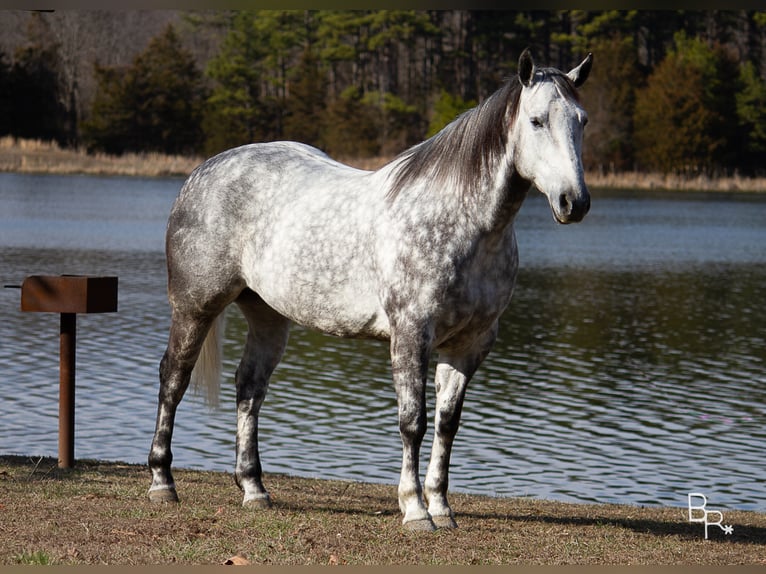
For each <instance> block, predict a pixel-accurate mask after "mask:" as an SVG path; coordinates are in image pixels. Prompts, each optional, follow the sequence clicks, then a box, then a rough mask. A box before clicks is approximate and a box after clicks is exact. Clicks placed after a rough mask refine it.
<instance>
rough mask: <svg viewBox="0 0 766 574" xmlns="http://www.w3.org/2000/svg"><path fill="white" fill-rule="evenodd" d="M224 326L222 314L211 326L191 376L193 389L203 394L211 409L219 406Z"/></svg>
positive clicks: (223, 314) (223, 315)
mask: <svg viewBox="0 0 766 574" xmlns="http://www.w3.org/2000/svg"><path fill="white" fill-rule="evenodd" d="M224 325H225V313H221V314H220V315H218V317H216V318H215V319H214V320H213V324H212V325H211V326H210V330H209V331H208V333H207V337H205V342H204V343H203V344H202V349H201V350H200V354H199V357H198V358H197V363H196V364H195V365H194V369H193V370H192V374H191V385H192V388H193V389H194V391H195V392H197V393H199V394H201V395H202V396H203V397H204V398H205V402H206V403H207V404H208V405H209V406H211V407H217V406H218V404H219V400H218V394H219V389H220V386H221V362H222V359H221V357H222V349H223V332H224Z"/></svg>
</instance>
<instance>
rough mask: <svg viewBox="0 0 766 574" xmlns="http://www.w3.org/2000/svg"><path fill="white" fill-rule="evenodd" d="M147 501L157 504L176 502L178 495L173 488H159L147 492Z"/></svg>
mask: <svg viewBox="0 0 766 574" xmlns="http://www.w3.org/2000/svg"><path fill="white" fill-rule="evenodd" d="M149 500H150V501H151V502H154V503H158V502H178V494H177V493H176V490H175V489H174V488H159V489H156V490H150V491H149Z"/></svg>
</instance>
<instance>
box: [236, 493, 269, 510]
mask: <svg viewBox="0 0 766 574" xmlns="http://www.w3.org/2000/svg"><path fill="white" fill-rule="evenodd" d="M242 507H243V508H250V509H252V510H261V509H264V508H271V499H270V498H269V497H268V496H267V497H265V498H248V499H247V500H245V501H243V502H242Z"/></svg>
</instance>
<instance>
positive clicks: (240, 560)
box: [223, 554, 250, 566]
mask: <svg viewBox="0 0 766 574" xmlns="http://www.w3.org/2000/svg"><path fill="white" fill-rule="evenodd" d="M223 564H224V566H247V565H248V564H250V561H249V560H248V559H247V558H245V557H244V556H240V555H239V554H236V555H234V556H232V557H231V558H227V559H226V560H224V562H223Z"/></svg>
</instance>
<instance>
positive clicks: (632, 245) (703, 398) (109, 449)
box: [0, 174, 766, 511]
mask: <svg viewBox="0 0 766 574" xmlns="http://www.w3.org/2000/svg"><path fill="white" fill-rule="evenodd" d="M181 183H182V182H181V180H180V179H137V178H102V177H72V176H67V177H59V176H33V175H15V174H0V282H1V283H2V284H3V285H5V284H20V283H21V282H22V280H23V279H24V277H26V276H27V275H33V274H60V273H73V274H93V275H117V276H118V277H119V311H118V312H117V313H111V314H103V315H80V316H79V317H78V343H77V345H78V346H77V414H76V421H77V422H76V443H75V456H76V457H78V458H101V459H110V460H123V461H128V462H138V463H144V462H145V461H146V456H147V453H148V449H149V445H150V442H151V438H152V432H153V427H154V417H155V410H156V394H157V389H158V381H157V365H158V363H159V360H160V358H161V356H162V353H163V351H164V346H165V338H166V334H167V327H168V305H167V301H166V299H165V268H164V255H163V251H162V250H163V235H164V228H165V221H166V218H167V215H168V212H169V209H170V206H171V204H172V201H173V199H174V198H175V196H176V194H177V192H178V190H179V188H180V185H181ZM517 235H518V239H519V244H520V252H521V269H520V274H519V278H518V285H517V289H516V292H515V294H514V299H513V301H512V303H511V307H510V309H509V310H508V311H507V312H506V314H505V316H504V317H503V319H502V323H501V325H502V327H501V333H500V337H499V340H498V342H497V344H496V346H495V348H494V350H493V352H492V354H491V355H490V357H489V358H488V359H487V360H486V362H485V363H484V365H483V366H482V368H481V369H480V370H479V372H478V373H477V375H476V377H475V378H474V381H473V382H472V385H471V387H470V388H469V391H468V397H467V399H466V405H465V409H464V412H463V419H462V425H461V429H460V432H459V433H458V438H457V440H456V444H455V449H454V455H453V462H452V471H451V484H450V486H451V489H452V490H455V491H464V492H472V493H480V494H489V495H500V496H530V497H539V498H547V499H554V500H562V501H573V502H594V501H597V502H620V503H632V504H642V505H670V506H683V505H685V504H686V494H687V493H688V492H692V491H700V492H703V493H705V494H706V495H707V496H708V499H709V500H710V501H711V506H714V507H715V508H720V509H727V508H728V509H732V508H739V509H746V510H760V511H766V481H764V478H766V463H764V447H766V425H764V422H766V370H765V368H766V364H765V359H766V340H765V339H766V305H764V301H766V194H751V195H738V194H720V195H719V194H694V193H650V192H607V191H595V192H594V193H593V205H592V208H591V212H590V214H589V215H588V217H587V218H586V219H585V220H584V222H583V223H581V224H579V225H570V226H558V225H556V224H555V223H554V222H553V220H552V217H551V215H550V211H549V208H548V206H547V203H546V202H545V200H544V198H543V197H542V195H541V194H539V193H537V192H534V193H533V194H531V195H530V197H529V198H528V199H527V201H526V202H525V204H524V206H523V208H522V210H521V213H520V214H519V216H518V219H517ZM19 299H20V292H19V290H17V289H0V317H1V318H2V320H0V453H2V454H28V455H50V456H55V455H56V453H57V417H58V317H57V316H56V315H53V314H42V313H21V312H20V311H19ZM228 319H229V320H228V322H227V328H226V340H225V346H224V353H225V365H224V367H225V370H226V372H227V373H228V375H229V381H228V383H225V384H224V388H223V389H222V405H221V407H220V408H219V409H216V410H210V409H209V408H208V407H206V406H205V405H204V403H203V401H202V399H201V398H200V397H197V396H195V395H193V394H191V393H189V394H187V397H186V398H185V399H184V401H183V403H182V404H181V407H180V408H179V413H178V418H177V426H176V433H175V436H174V442H173V447H174V448H173V450H174V454H175V462H174V464H175V465H176V466H178V467H189V468H197V469H209V470H220V471H226V472H231V471H232V470H233V463H234V433H235V430H236V421H235V408H234V389H233V383H232V382H231V377H232V376H233V372H234V369H235V368H236V364H237V362H238V355H239V353H240V350H241V343H242V341H243V340H244V331H245V325H244V322H243V321H242V319H241V318H240V316H239V314H238V312H237V311H236V308H232V309H230V310H229V313H228ZM387 361H388V358H387V349H386V345H385V344H384V343H379V342H370V341H349V340H342V339H336V338H332V337H327V336H323V335H319V334H316V333H312V332H308V331H305V330H303V329H299V328H296V329H294V331H293V334H292V337H291V341H290V346H289V347H288V351H287V353H286V355H285V358H284V360H283V362H282V364H281V365H280V367H279V368H278V370H277V372H276V373H275V375H274V377H273V379H272V384H271V387H270V391H269V396H268V398H267V400H266V403H265V405H264V408H263V410H262V417H261V433H260V438H261V446H262V459H263V464H264V469H265V471H266V472H285V473H290V474H294V475H301V476H312V477H320V478H341V479H351V480H362V481H374V482H383V483H390V484H393V483H395V482H396V481H397V480H398V473H399V464H400V460H401V455H400V448H401V445H400V441H399V436H398V430H397V423H396V420H397V419H396V401H395V396H394V392H393V388H392V384H391V382H390V372H389V367H388V362H387ZM429 394H432V393H429ZM432 406H433V401H432V400H431V401H430V403H429V407H430V412H432V410H433V409H432ZM430 437H431V434H430V432H429V434H428V436H427V437H426V443H425V445H428V444H429V441H430ZM423 451H424V453H423V461H424V462H423V469H425V460H426V457H427V454H428V452H429V448H428V447H427V446H426V447H424V449H423ZM267 486H268V484H267ZM147 487H148V474H147ZM274 495H275V496H277V497H278V496H279V494H278V493H276V492H275V493H274ZM232 496H238V494H237V493H236V487H234V486H233V483H232Z"/></svg>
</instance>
